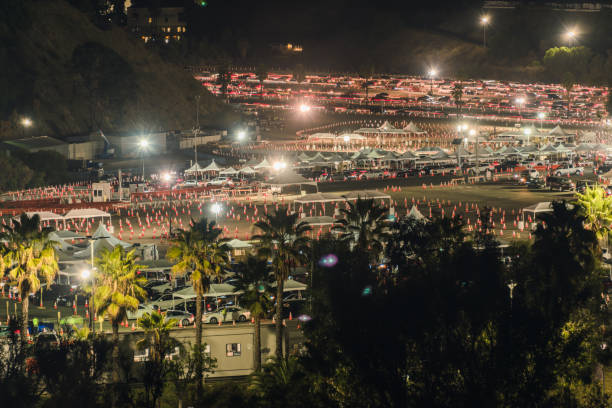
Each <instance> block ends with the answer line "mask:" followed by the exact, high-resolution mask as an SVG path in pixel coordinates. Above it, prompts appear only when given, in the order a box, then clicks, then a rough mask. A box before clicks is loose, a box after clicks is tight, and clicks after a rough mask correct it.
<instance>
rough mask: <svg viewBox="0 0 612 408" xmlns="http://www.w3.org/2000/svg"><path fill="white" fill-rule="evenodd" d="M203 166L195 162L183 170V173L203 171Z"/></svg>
mask: <svg viewBox="0 0 612 408" xmlns="http://www.w3.org/2000/svg"><path fill="white" fill-rule="evenodd" d="M203 170H204V168H203V167H202V166H200V165H199V164H198V163H197V162H196V163H195V164H194V165H193V166H191V167H190V168H188V169H187V170H185V174H188V173H198V172H200V171H203Z"/></svg>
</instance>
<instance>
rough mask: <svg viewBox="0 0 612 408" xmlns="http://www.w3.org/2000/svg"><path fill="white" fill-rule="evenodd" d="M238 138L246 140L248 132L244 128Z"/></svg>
mask: <svg viewBox="0 0 612 408" xmlns="http://www.w3.org/2000/svg"><path fill="white" fill-rule="evenodd" d="M237 136H238V140H244V138H245V137H246V132H245V131H244V130H241V131H239V132H238V135H237Z"/></svg>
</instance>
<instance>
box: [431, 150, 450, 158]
mask: <svg viewBox="0 0 612 408" xmlns="http://www.w3.org/2000/svg"><path fill="white" fill-rule="evenodd" d="M449 157H450V156H449V155H448V154H447V153H446V152H444V151H439V152H438V153H436V154H434V155H432V156H431V159H433V160H445V159H448V158H449Z"/></svg>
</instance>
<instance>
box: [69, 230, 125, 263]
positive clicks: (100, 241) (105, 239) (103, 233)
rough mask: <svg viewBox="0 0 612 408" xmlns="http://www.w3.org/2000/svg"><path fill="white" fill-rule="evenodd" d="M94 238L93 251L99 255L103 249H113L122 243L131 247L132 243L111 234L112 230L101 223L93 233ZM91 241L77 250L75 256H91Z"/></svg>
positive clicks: (123, 245)
mask: <svg viewBox="0 0 612 408" xmlns="http://www.w3.org/2000/svg"><path fill="white" fill-rule="evenodd" d="M92 238H93V240H94V241H93V251H94V255H98V254H99V253H100V252H101V251H102V250H104V249H108V250H109V251H112V250H113V248H115V247H116V246H117V245H121V246H122V247H123V248H129V247H131V246H132V244H128V243H127V242H124V241H121V240H120V239H119V238H117V237H115V236H113V235H111V233H110V232H108V230H107V229H106V227H105V226H104V224H102V223H100V224H99V225H98V228H97V229H96V230H95V232H94V233H93V235H92ZM91 245H92V244H91V243H89V245H88V246H87V248H85V249H83V250H81V251H78V252H75V253H74V256H75V258H88V257H90V256H91Z"/></svg>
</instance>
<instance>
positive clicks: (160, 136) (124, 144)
mask: <svg viewBox="0 0 612 408" xmlns="http://www.w3.org/2000/svg"><path fill="white" fill-rule="evenodd" d="M107 137H108V139H109V141H110V142H111V144H112V145H113V146H114V147H115V149H116V150H115V153H116V154H117V155H119V156H122V157H140V156H141V155H142V154H143V152H144V154H145V156H155V155H158V154H162V153H166V151H167V146H166V132H159V133H148V134H145V135H133V136H112V135H109V136H107ZM143 140H146V141H147V146H146V147H145V148H143V147H142V146H141V142H142V141H143ZM143 149H144V150H143Z"/></svg>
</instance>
